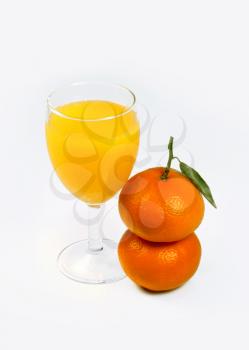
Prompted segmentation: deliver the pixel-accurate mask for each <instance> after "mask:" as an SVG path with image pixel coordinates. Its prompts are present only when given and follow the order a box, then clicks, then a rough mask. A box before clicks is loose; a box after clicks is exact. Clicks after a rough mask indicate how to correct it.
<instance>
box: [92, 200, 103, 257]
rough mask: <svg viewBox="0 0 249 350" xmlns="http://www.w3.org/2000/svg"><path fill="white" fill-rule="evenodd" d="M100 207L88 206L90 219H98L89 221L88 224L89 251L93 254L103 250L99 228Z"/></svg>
mask: <svg viewBox="0 0 249 350" xmlns="http://www.w3.org/2000/svg"><path fill="white" fill-rule="evenodd" d="M99 210H100V205H88V218H96V219H95V220H94V219H91V220H89V224H88V249H89V251H90V252H91V253H95V254H96V253H98V252H100V251H101V250H103V242H102V235H101V232H100V227H99V215H98V212H97V211H99Z"/></svg>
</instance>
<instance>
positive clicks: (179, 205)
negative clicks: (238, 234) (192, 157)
mask: <svg viewBox="0 0 249 350" xmlns="http://www.w3.org/2000/svg"><path fill="white" fill-rule="evenodd" d="M163 171H164V168H162V167H156V168H151V169H147V170H145V171H142V172H140V173H138V174H136V175H135V176H133V177H132V178H130V179H129V180H128V182H127V183H126V184H125V186H124V187H123V189H122V191H121V193H120V196H119V212H120V216H121V218H122V220H123V222H124V223H125V225H126V226H127V227H128V228H129V229H130V230H131V231H132V232H134V233H135V234H136V235H138V236H140V237H141V238H144V239H146V240H149V241H152V242H172V241H178V240H181V239H183V238H185V237H186V236H188V235H189V234H191V233H192V232H194V231H195V229H196V228H197V227H198V226H199V225H200V223H201V221H202V218H203V215H204V209H205V208H204V201H203V198H202V195H201V194H200V192H199V191H198V189H197V188H196V187H195V186H194V185H193V184H192V183H191V181H190V180H189V179H188V178H186V177H185V176H184V175H182V174H181V173H180V172H178V171H176V170H173V169H170V171H169V174H168V178H167V180H162V179H161V178H160V177H161V175H162V174H163Z"/></svg>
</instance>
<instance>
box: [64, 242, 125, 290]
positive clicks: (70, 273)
mask: <svg viewBox="0 0 249 350" xmlns="http://www.w3.org/2000/svg"><path fill="white" fill-rule="evenodd" d="M58 266H59V269H60V271H61V272H62V273H63V274H64V275H65V276H67V277H69V278H71V279H72V280H74V281H77V282H81V283H90V284H99V283H111V282H115V281H119V280H121V279H123V278H124V277H125V274H124V272H123V270H122V268H121V266H120V264H119V260H118V253H117V243H115V242H114V241H112V240H110V239H103V249H102V250H99V251H91V250H89V248H88V240H87V239H86V240H82V241H78V242H75V243H72V244H70V245H69V246H67V247H66V248H64V249H63V250H62V251H61V253H60V254H59V256H58Z"/></svg>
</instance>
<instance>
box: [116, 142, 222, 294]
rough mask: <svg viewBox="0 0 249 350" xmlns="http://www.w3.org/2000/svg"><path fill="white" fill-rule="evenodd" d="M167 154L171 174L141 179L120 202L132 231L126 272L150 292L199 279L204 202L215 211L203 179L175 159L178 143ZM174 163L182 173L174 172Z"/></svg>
mask: <svg viewBox="0 0 249 350" xmlns="http://www.w3.org/2000/svg"><path fill="white" fill-rule="evenodd" d="M168 150H169V159H168V163H167V166H166V168H162V167H156V168H151V169H147V170H144V171H142V172H140V173H138V174H136V175H135V176H133V177H132V178H130V180H128V182H127V183H126V185H125V186H124V187H123V189H122V191H121V193H120V196H119V212H120V216H121V218H122V220H123V222H124V223H125V225H126V226H127V228H128V229H127V231H126V232H125V233H124V235H123V236H122V238H121V240H120V242H119V247H118V254H119V260H120V263H121V266H122V267H123V269H124V271H125V273H126V274H127V276H128V277H129V278H131V280H133V281H134V282H135V283H136V284H137V285H139V286H141V287H143V288H146V289H148V290H151V291H167V290H171V289H175V288H177V287H179V286H181V285H182V284H183V283H185V282H186V281H187V280H189V279H190V278H191V277H192V276H193V275H194V273H195V272H196V270H197V268H198V266H199V263H200V259H201V244H200V241H199V239H198V237H197V236H196V234H195V230H196V229H197V227H198V226H199V225H200V223H201V222H202V219H203V216H204V210H205V205H204V200H203V196H204V197H206V199H207V200H208V201H209V202H210V203H211V204H212V205H213V206H214V207H216V204H215V202H214V200H213V197H212V194H211V191H210V189H209V187H208V185H207V184H206V182H205V181H204V180H203V178H202V177H201V176H200V175H199V173H197V171H196V170H194V169H193V168H191V167H190V166H188V165H187V164H185V163H183V162H181V161H180V159H179V158H178V157H175V156H174V154H173V137H170V140H169V144H168ZM174 159H176V160H177V161H178V162H179V165H180V171H177V170H175V169H172V168H171V162H172V161H173V160H174ZM202 195H203V196H202Z"/></svg>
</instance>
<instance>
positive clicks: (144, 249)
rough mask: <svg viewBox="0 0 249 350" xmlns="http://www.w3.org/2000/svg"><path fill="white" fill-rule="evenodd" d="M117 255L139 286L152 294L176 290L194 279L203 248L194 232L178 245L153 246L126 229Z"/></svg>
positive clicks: (129, 275) (156, 244) (155, 244)
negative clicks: (152, 292)
mask: <svg viewBox="0 0 249 350" xmlns="http://www.w3.org/2000/svg"><path fill="white" fill-rule="evenodd" d="M118 254H119V260H120V263H121V265H122V267H123V269H124V271H125V273H126V274H127V276H128V277H129V278H130V279H131V280H133V282H135V283H136V284H137V285H139V286H141V287H143V288H146V289H149V290H151V291H158V292H159V291H167V290H171V289H175V288H177V287H179V286H181V285H182V284H183V283H185V282H186V281H187V280H188V279H189V278H190V277H192V276H193V274H194V273H195V271H196V270H197V268H198V265H199V262H200V258H201V245H200V242H199V240H198V238H197V236H196V235H195V234H194V233H192V234H190V235H189V236H188V237H186V238H184V239H183V240H181V241H178V242H171V243H154V242H149V241H146V240H144V239H142V238H140V237H138V236H137V235H135V234H133V233H132V232H131V231H129V230H127V231H126V232H125V233H124V235H123V236H122V238H121V240H120V242H119V246H118Z"/></svg>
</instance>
